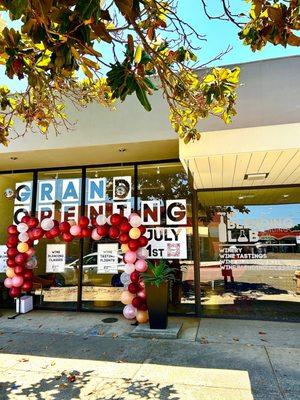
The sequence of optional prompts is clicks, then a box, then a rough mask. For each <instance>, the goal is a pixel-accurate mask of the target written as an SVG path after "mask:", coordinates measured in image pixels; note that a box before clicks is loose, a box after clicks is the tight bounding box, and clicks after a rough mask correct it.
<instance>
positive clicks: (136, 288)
mask: <svg viewBox="0 0 300 400" xmlns="http://www.w3.org/2000/svg"><path fill="white" fill-rule="evenodd" d="M127 289H128V292H130V293H132V294H136V293H137V292H138V291H139V290H140V288H139V285H137V284H136V283H129V285H128V288H127Z"/></svg>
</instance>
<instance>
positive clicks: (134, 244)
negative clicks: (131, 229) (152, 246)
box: [128, 239, 140, 251]
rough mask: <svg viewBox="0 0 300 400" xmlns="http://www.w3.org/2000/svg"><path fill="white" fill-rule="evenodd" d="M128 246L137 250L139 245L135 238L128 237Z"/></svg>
mask: <svg viewBox="0 0 300 400" xmlns="http://www.w3.org/2000/svg"><path fill="white" fill-rule="evenodd" d="M128 247H129V249H130V250H131V251H137V250H138V248H139V247H140V245H139V241H138V240H136V239H130V240H129V242H128Z"/></svg>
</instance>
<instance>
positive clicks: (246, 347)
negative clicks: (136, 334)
mask: <svg viewBox="0 0 300 400" xmlns="http://www.w3.org/2000/svg"><path fill="white" fill-rule="evenodd" d="M9 314H12V313H11V312H10V313H9V312H7V311H2V317H1V318H0V373H1V378H0V399H1V400H2V399H51V400H57V399H63V400H71V399H72V400H73V399H88V400H90V399H105V400H117V399H120V400H123V399H129V400H135V399H170V400H178V399H189V400H191V399H197V400H198V399H199V400H202V399H203V400H283V399H285V400H299V399H300V379H299V378H300V372H299V371H300V351H299V339H300V335H299V324H296V323H285V322H264V321H242V320H222V319H202V320H199V319H196V318H171V321H172V322H176V321H179V320H180V321H183V328H182V330H181V333H180V338H179V339H177V340H162V339H159V340H158V339H142V338H132V337H131V336H130V333H131V332H132V330H133V329H134V326H132V325H131V324H130V322H129V321H126V320H124V319H123V317H121V316H119V315H108V314H99V313H71V312H53V311H33V312H31V313H29V314H26V315H22V316H20V317H18V318H16V319H15V320H9V319H7V316H8V315H9ZM108 317H112V318H117V321H116V322H114V323H105V322H103V320H104V319H106V318H108Z"/></svg>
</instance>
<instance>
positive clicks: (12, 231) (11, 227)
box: [7, 225, 19, 235]
mask: <svg viewBox="0 0 300 400" xmlns="http://www.w3.org/2000/svg"><path fill="white" fill-rule="evenodd" d="M7 233H8V234H9V235H17V234H18V233H19V232H18V230H17V227H16V225H9V227H8V228H7Z"/></svg>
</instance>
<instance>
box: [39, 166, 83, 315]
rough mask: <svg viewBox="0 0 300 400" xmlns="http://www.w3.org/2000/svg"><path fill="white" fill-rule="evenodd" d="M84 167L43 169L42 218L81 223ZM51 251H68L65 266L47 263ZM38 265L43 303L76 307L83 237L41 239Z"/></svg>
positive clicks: (49, 305) (41, 301) (41, 191)
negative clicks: (82, 170)
mask: <svg viewBox="0 0 300 400" xmlns="http://www.w3.org/2000/svg"><path fill="white" fill-rule="evenodd" d="M81 176H82V174H81V169H69V170H57V171H46V172H39V174H38V189H37V211H36V215H37V216H38V218H39V220H40V221H41V220H43V219H44V218H54V219H56V220H57V221H59V222H62V221H69V222H71V223H77V221H78V216H79V215H80V213H81V209H80V204H81ZM50 251H59V252H62V253H63V252H65V265H62V266H59V267H57V268H56V267H55V266H53V265H51V264H50V265H48V266H47V263H46V256H47V253H49V252H50ZM36 255H37V259H38V268H37V270H35V280H36V286H37V287H36V290H35V294H36V296H37V298H38V302H39V305H40V306H43V307H49V308H66V309H74V308H76V306H77V295H78V287H77V285H78V273H79V257H80V246H79V239H76V238H74V239H73V240H72V242H70V243H65V242H64V241H63V240H61V238H60V237H57V238H55V239H46V238H44V239H41V240H40V243H39V244H38V246H36Z"/></svg>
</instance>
